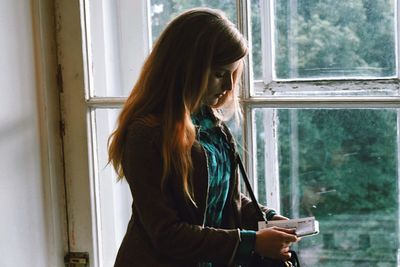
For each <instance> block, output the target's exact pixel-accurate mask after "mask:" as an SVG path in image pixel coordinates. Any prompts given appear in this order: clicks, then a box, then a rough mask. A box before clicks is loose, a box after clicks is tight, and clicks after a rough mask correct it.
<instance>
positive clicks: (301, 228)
mask: <svg viewBox="0 0 400 267" xmlns="http://www.w3.org/2000/svg"><path fill="white" fill-rule="evenodd" d="M272 226H277V227H281V228H287V229H296V235H297V236H299V237H301V236H310V235H316V234H318V233H319V223H318V221H317V220H315V217H306V218H300V219H291V220H279V221H268V223H266V222H258V229H259V230H261V229H264V228H268V227H272Z"/></svg>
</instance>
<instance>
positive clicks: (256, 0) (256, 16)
mask: <svg viewBox="0 0 400 267" xmlns="http://www.w3.org/2000/svg"><path fill="white" fill-rule="evenodd" d="M260 9H261V8H260V0H252V1H251V8H250V12H251V46H252V51H251V53H252V56H253V62H252V64H253V65H252V66H253V78H254V80H262V64H263V63H262V47H261V17H260V16H261V15H260Z"/></svg>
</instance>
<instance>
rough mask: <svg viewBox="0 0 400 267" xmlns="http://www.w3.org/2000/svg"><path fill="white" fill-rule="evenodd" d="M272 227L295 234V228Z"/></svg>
mask: <svg viewBox="0 0 400 267" xmlns="http://www.w3.org/2000/svg"><path fill="white" fill-rule="evenodd" d="M274 229H275V230H278V231H280V232H284V233H287V234H292V235H294V234H296V228H282V227H278V226H275V227H274Z"/></svg>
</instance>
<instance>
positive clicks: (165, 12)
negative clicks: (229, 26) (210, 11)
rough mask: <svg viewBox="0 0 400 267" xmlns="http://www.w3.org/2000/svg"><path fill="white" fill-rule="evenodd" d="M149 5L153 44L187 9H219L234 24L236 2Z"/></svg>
mask: <svg viewBox="0 0 400 267" xmlns="http://www.w3.org/2000/svg"><path fill="white" fill-rule="evenodd" d="M150 5H151V10H150V12H151V25H152V37H153V42H154V41H155V40H156V39H157V37H158V36H159V35H160V33H161V32H162V31H163V30H164V28H165V26H166V25H167V23H168V22H169V21H170V20H171V19H172V18H174V17H175V16H177V15H178V14H180V13H181V12H183V11H184V10H186V9H189V8H194V7H200V6H202V7H210V8H217V9H221V10H223V11H224V12H225V13H226V15H227V16H228V18H229V19H230V20H231V21H232V22H234V23H236V0H224V1H220V0H151V1H150Z"/></svg>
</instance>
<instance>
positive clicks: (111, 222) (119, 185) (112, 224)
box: [92, 109, 132, 266]
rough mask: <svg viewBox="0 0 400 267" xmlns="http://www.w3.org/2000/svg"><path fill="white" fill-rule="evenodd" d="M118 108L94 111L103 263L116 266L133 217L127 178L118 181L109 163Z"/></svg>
mask: <svg viewBox="0 0 400 267" xmlns="http://www.w3.org/2000/svg"><path fill="white" fill-rule="evenodd" d="M119 112H120V110H119V109H96V110H94V121H93V125H92V127H93V129H94V130H95V134H94V136H95V142H94V157H93V159H94V164H93V165H94V167H95V175H94V196H95V199H94V203H95V205H96V207H95V210H96V212H95V214H96V215H97V217H96V221H97V223H96V226H97V229H96V230H97V234H98V246H99V254H100V255H99V258H100V260H101V265H100V266H113V265H114V261H115V257H116V255H117V251H118V248H119V246H120V244H121V241H122V238H123V237H124V235H125V232H126V228H127V225H128V222H129V219H130V216H131V204H132V197H131V193H130V191H129V187H128V184H127V182H126V181H125V180H123V181H122V182H117V178H116V174H115V172H114V170H113V169H112V167H111V166H110V165H107V162H108V153H107V139H108V137H109V135H110V134H111V132H112V131H113V129H114V127H115V122H116V119H117V116H118V114H119Z"/></svg>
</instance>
